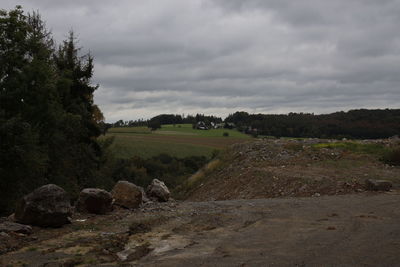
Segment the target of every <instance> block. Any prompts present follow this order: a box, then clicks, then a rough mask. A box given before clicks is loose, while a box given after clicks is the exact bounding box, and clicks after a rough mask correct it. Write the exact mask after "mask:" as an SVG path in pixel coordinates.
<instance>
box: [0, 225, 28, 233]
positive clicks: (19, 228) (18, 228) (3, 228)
mask: <svg viewBox="0 0 400 267" xmlns="http://www.w3.org/2000/svg"><path fill="white" fill-rule="evenodd" d="M0 232H4V233H11V232H13V233H19V234H24V235H30V234H32V227H30V226H29V225H24V224H19V223H15V222H3V223H2V224H0Z"/></svg>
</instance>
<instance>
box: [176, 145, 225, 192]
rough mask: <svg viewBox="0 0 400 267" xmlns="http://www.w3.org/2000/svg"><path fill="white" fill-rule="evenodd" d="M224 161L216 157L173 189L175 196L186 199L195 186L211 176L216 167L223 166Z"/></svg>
mask: <svg viewBox="0 0 400 267" xmlns="http://www.w3.org/2000/svg"><path fill="white" fill-rule="evenodd" d="M223 154H225V153H223ZM223 162H224V161H223V160H222V159H221V158H216V159H214V160H213V161H210V162H209V163H208V164H206V165H205V166H204V167H203V168H201V169H200V170H199V171H198V172H196V173H195V174H193V175H192V176H191V177H189V178H188V179H187V180H186V181H185V182H183V183H182V184H181V185H180V186H177V187H176V188H175V189H174V191H173V196H174V197H175V198H176V199H185V198H186V197H187V196H188V195H189V194H190V192H191V191H192V190H193V189H194V188H197V187H198V186H200V185H201V183H204V182H205V181H206V180H207V179H208V178H209V177H210V174H211V173H213V172H214V171H215V170H216V169H218V168H221V166H222V165H223Z"/></svg>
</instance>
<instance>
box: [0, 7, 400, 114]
mask: <svg viewBox="0 0 400 267" xmlns="http://www.w3.org/2000/svg"><path fill="white" fill-rule="evenodd" d="M16 4H21V5H22V6H23V7H24V10H25V11H32V10H39V12H40V13H41V14H42V17H43V19H44V20H45V21H46V24H47V27H48V28H50V29H51V30H52V32H53V35H54V37H55V39H56V40H57V41H61V40H62V39H64V38H65V37H66V35H67V33H68V31H69V30H70V29H73V30H74V31H75V32H76V33H77V35H78V37H79V44H80V46H82V47H83V51H88V50H90V51H91V53H92V54H93V55H94V57H95V80H94V81H95V83H99V84H100V88H99V89H98V91H97V92H96V94H95V101H96V103H97V104H98V105H99V106H100V108H101V109H102V111H103V112H104V114H105V116H106V119H107V121H109V122H111V121H116V120H118V119H124V120H129V119H138V118H149V117H151V116H154V115H157V114H160V113H176V114H195V113H204V114H209V115H211V114H214V115H219V116H223V117H224V116H226V115H228V114H229V113H232V112H234V111H237V110H244V111H247V112H250V113H259V112H260V113H287V112H314V113H327V112H333V111H338V110H349V109H354V108H399V107H400V105H399V103H400V28H399V25H400V0H379V1H378V0H335V1H321V0H296V1H293V0H242V1H240V0H141V1H139V0H118V1H105V0H79V1H77V0H69V1H55V0H29V1H28V0H27V1H11V0H2V4H1V5H0V7H1V8H5V9H9V8H12V7H13V6H15V5H16Z"/></svg>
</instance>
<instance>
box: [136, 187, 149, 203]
mask: <svg viewBox="0 0 400 267" xmlns="http://www.w3.org/2000/svg"><path fill="white" fill-rule="evenodd" d="M138 187H139V189H140V191H141V192H142V202H143V203H147V202H151V200H150V199H149V198H148V197H147V196H146V192H145V191H144V189H143V187H141V186H138Z"/></svg>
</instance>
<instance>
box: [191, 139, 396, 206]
mask: <svg viewBox="0 0 400 267" xmlns="http://www.w3.org/2000/svg"><path fill="white" fill-rule="evenodd" d="M328 141H330V140H311V141H307V140H305V141H304V140H299V141H296V140H269V141H268V140H267V141H265V140H263V141H258V142H248V143H243V144H236V145H234V146H233V147H232V148H231V149H230V150H229V151H228V152H227V153H228V154H227V155H225V156H224V158H223V159H222V163H221V164H220V165H219V166H218V167H217V168H215V169H213V170H210V171H205V175H203V176H202V177H200V179H198V181H195V182H193V185H192V186H191V187H189V189H186V190H187V192H186V194H187V196H188V197H187V199H188V200H191V201H210V200H211V201H212V200H229V199H254V198H276V197H305V196H315V195H341V194H349V193H359V192H363V191H365V180H366V179H377V180H389V181H391V182H392V183H393V185H394V187H395V188H398V187H399V185H400V167H399V166H390V165H387V164H385V163H383V162H382V161H380V160H379V157H380V156H379V155H374V154H370V153H355V152H351V151H348V150H346V149H342V148H334V149H328V148H320V149H318V148H315V147H314V146H313V145H314V144H316V143H318V142H319V143H324V142H328ZM309 142H311V143H309ZM370 142H374V141H370ZM375 142H377V141H375ZM332 143H333V142H332ZM366 144H369V143H368V142H366ZM387 145H388V146H389V145H391V144H390V143H388V144H387ZM196 176H197V175H195V176H194V177H193V178H194V179H196Z"/></svg>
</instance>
